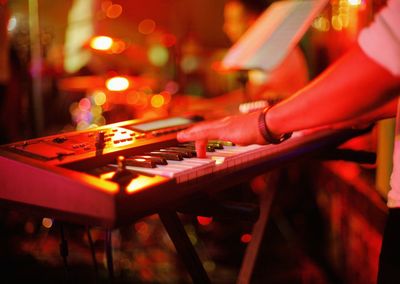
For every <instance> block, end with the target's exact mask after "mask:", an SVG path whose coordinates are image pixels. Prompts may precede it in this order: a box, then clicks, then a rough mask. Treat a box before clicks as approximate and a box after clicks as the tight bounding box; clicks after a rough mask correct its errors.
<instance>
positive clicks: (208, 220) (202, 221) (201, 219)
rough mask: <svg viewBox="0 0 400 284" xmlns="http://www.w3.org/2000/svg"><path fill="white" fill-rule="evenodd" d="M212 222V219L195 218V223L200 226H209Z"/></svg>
mask: <svg viewBox="0 0 400 284" xmlns="http://www.w3.org/2000/svg"><path fill="white" fill-rule="evenodd" d="M212 221H213V218H212V217H204V216H197V222H199V224H200V225H203V226H207V225H210V224H211V223H212Z"/></svg>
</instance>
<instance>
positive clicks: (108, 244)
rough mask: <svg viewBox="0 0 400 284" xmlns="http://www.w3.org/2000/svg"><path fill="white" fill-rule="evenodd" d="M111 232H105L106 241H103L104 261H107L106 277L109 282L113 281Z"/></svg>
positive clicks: (108, 230)
mask: <svg viewBox="0 0 400 284" xmlns="http://www.w3.org/2000/svg"><path fill="white" fill-rule="evenodd" d="M111 233H112V232H111V230H110V229H107V230H106V240H105V251H106V259H107V268H108V275H109V278H110V281H111V283H112V281H113V280H114V264H113V256H112V242H111V241H112V240H111Z"/></svg>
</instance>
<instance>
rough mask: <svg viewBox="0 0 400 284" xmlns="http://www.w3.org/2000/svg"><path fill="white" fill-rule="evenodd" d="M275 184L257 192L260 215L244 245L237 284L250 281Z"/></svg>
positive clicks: (245, 283)
mask: <svg viewBox="0 0 400 284" xmlns="http://www.w3.org/2000/svg"><path fill="white" fill-rule="evenodd" d="M275 192H276V186H267V188H265V190H263V191H262V192H261V193H259V204H260V216H259V218H258V220H257V222H256V223H255V224H254V226H253V230H252V232H251V240H250V242H249V244H248V245H247V247H246V252H245V254H244V257H243V261H242V266H241V268H240V271H239V275H238V279H237V282H236V283H238V284H247V283H251V277H252V275H253V271H254V267H255V265H256V261H257V257H258V252H259V251H260V247H261V244H262V241H263V237H264V233H265V230H266V227H267V224H268V220H269V214H270V211H271V205H272V202H273V200H274V196H275Z"/></svg>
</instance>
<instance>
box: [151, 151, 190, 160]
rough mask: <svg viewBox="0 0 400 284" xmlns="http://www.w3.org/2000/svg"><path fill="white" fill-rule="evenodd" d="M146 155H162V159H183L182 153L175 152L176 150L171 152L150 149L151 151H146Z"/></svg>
mask: <svg viewBox="0 0 400 284" xmlns="http://www.w3.org/2000/svg"><path fill="white" fill-rule="evenodd" d="M146 155H150V156H158V157H163V158H164V159H167V160H173V161H182V160H183V157H182V154H180V153H176V152H175V153H173V152H161V151H152V152H149V153H146Z"/></svg>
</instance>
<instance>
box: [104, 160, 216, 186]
mask: <svg viewBox="0 0 400 284" xmlns="http://www.w3.org/2000/svg"><path fill="white" fill-rule="evenodd" d="M214 165H215V161H214V160H211V159H198V158H184V159H183V160H181V161H175V160H170V161H168V164H167V165H156V167H155V168H144V167H138V166H130V165H127V166H126V168H127V169H128V170H133V171H137V172H142V173H147V174H153V175H160V176H164V177H170V178H175V179H176V181H177V182H178V183H181V182H185V181H188V180H193V179H196V178H198V177H201V176H203V175H207V174H211V173H212V172H213V168H214ZM111 166H115V165H111Z"/></svg>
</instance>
